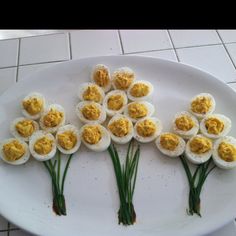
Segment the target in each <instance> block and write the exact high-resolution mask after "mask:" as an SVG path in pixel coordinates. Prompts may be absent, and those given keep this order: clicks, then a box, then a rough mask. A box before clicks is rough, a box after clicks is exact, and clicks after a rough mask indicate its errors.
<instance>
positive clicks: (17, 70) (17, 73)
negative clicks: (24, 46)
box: [16, 38, 21, 82]
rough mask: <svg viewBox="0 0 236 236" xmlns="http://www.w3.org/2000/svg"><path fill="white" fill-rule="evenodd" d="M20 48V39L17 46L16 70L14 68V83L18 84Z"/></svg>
mask: <svg viewBox="0 0 236 236" xmlns="http://www.w3.org/2000/svg"><path fill="white" fill-rule="evenodd" d="M20 46H21V39H20V38H19V44H18V55H17V68H16V82H18V75H19V64H20Z"/></svg>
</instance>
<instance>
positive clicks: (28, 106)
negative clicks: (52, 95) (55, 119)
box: [21, 92, 46, 120]
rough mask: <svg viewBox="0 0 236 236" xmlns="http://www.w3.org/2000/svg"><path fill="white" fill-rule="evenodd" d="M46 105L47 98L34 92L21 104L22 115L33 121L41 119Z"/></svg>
mask: <svg viewBox="0 0 236 236" xmlns="http://www.w3.org/2000/svg"><path fill="white" fill-rule="evenodd" d="M45 106H46V104H45V98H44V96H43V95H42V94H41V93H37V92H32V93H30V94H28V95H27V96H26V97H25V98H24V99H23V100H22V102H21V109H22V114H23V115H24V116H25V117H27V118H29V119H32V120H37V119H39V118H40V116H41V114H42V113H43V111H44V108H45Z"/></svg>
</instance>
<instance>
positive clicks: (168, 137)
mask: <svg viewBox="0 0 236 236" xmlns="http://www.w3.org/2000/svg"><path fill="white" fill-rule="evenodd" d="M160 144H161V146H162V147H163V148H165V149H167V150H170V151H174V150H175V149H176V148H177V146H178V145H179V137H178V136H177V135H175V134H171V133H168V134H162V135H161V136H160Z"/></svg>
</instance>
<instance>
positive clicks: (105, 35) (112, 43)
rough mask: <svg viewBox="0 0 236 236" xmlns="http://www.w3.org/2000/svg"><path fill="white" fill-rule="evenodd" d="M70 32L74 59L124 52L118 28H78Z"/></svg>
mask: <svg viewBox="0 0 236 236" xmlns="http://www.w3.org/2000/svg"><path fill="white" fill-rule="evenodd" d="M70 34H71V50H72V59H78V58H83V57H92V56H104V55H119V54H122V51H121V45H120V40H119V34H118V30H78V31H72V32H71V33H70Z"/></svg>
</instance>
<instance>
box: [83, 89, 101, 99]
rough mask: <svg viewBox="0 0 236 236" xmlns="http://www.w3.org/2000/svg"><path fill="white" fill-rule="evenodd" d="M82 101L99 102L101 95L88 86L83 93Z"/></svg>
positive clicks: (97, 90)
mask: <svg viewBox="0 0 236 236" xmlns="http://www.w3.org/2000/svg"><path fill="white" fill-rule="evenodd" d="M83 99H84V100H86V101H94V102H100V101H101V99H102V95H101V93H100V91H99V89H98V88H97V87H96V86H94V85H90V86H88V88H87V89H86V90H85V91H84V93H83Z"/></svg>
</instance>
